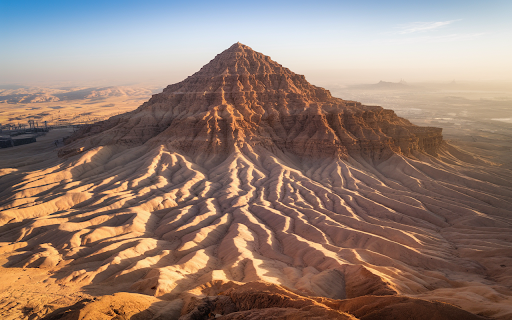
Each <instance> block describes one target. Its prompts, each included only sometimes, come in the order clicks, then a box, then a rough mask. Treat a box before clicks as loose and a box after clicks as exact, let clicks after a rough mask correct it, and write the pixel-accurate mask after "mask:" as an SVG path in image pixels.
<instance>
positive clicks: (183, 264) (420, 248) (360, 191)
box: [0, 146, 512, 316]
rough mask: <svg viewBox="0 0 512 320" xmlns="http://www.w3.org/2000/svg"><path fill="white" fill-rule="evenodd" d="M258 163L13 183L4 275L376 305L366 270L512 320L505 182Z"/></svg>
mask: <svg viewBox="0 0 512 320" xmlns="http://www.w3.org/2000/svg"><path fill="white" fill-rule="evenodd" d="M445 156H446V157H447V160H452V161H455V160H454V159H453V158H448V157H449V153H446V154H445ZM254 157H255V155H254V154H246V153H244V152H240V153H236V154H233V155H232V156H230V157H229V158H228V159H226V161H225V162H224V163H222V164H221V165H219V166H218V167H217V168H214V169H212V170H206V169H204V168H202V167H200V166H198V165H197V164H193V163H191V162H190V161H188V160H187V159H186V158H185V157H183V156H181V155H180V154H178V153H176V152H172V151H171V150H168V149H166V148H165V146H162V147H161V148H159V149H156V150H154V149H153V150H147V149H146V148H145V147H138V148H131V149H127V150H120V149H118V148H115V147H100V148H97V149H94V150H91V151H89V152H87V153H85V154H83V155H81V156H79V157H76V158H72V159H69V160H67V161H65V162H64V163H63V164H58V165H55V166H53V167H49V168H45V169H42V170H35V171H31V172H23V171H22V170H19V171H12V172H11V173H10V174H7V175H4V176H3V177H2V178H1V179H2V180H1V181H2V189H3V190H5V191H4V192H3V193H2V199H4V202H3V203H2V211H1V217H2V224H4V227H3V228H2V236H1V238H0V240H1V241H3V244H2V247H1V250H2V252H3V253H4V255H6V256H7V257H8V262H7V264H6V265H5V266H10V267H13V266H16V267H40V268H49V269H50V270H57V269H60V270H62V271H63V272H61V273H59V277H58V280H59V281H61V282H62V283H76V284H77V285H79V286H87V285H91V284H100V283H102V284H112V285H121V286H120V288H122V289H124V290H136V291H139V292H142V293H145V294H150V295H156V296H162V295H165V296H166V297H167V298H171V297H177V296H178V295H179V294H180V293H181V292H183V291H186V290H189V289H192V288H194V287H196V286H198V285H200V284H201V283H205V282H208V281H211V280H234V281H241V282H248V281H255V280H264V281H268V282H272V283H277V284H281V285H284V286H286V287H288V288H292V289H297V290H300V291H301V292H303V293H306V294H312V295H318V296H325V297H329V298H335V299H342V298H346V297H354V296H358V295H362V294H366V293H372V292H364V290H365V288H366V287H367V285H366V283H365V282H368V281H372V282H375V281H377V280H375V279H370V280H368V278H365V277H364V276H363V275H362V273H361V270H362V269H361V267H360V266H364V268H366V269H367V270H368V271H370V272H371V273H372V274H374V275H377V276H378V277H379V278H380V279H382V283H381V284H377V286H378V287H379V289H381V290H386V288H390V289H392V290H396V291H397V292H399V293H401V294H406V295H412V296H419V297H424V298H436V299H442V300H444V301H449V302H453V303H455V304H457V305H460V306H462V307H463V308H465V309H466V310H469V311H472V312H476V313H482V314H485V315H489V316H505V315H508V316H510V314H511V312H512V310H511V308H510V306H511V305H512V304H511V301H512V300H511V292H510V286H511V277H510V272H511V266H512V258H511V257H512V249H511V241H512V233H511V232H510V231H511V225H510V214H511V210H510V208H511V201H510V198H511V195H512V190H511V186H510V182H508V181H510V179H508V180H507V179H506V178H507V177H499V176H497V175H496V174H494V173H493V172H492V170H489V169H488V168H479V167H476V166H471V165H468V164H466V163H461V162H458V163H454V164H452V165H447V164H446V162H441V161H439V160H436V159H423V160H425V161H423V162H420V161H413V160H410V159H407V158H404V157H400V156H393V157H391V158H390V159H388V160H387V161H385V162H383V163H381V164H380V165H378V166H377V167H372V166H370V165H369V164H368V163H366V162H364V161H363V160H362V159H350V161H348V162H342V161H338V162H325V163H317V164H315V165H313V166H311V167H308V168H297V167H295V166H294V165H292V164H290V163H286V162H284V161H282V160H280V159H277V158H276V157H275V156H274V155H273V154H270V153H268V152H267V153H265V151H264V150H261V151H260V152H259V153H258V160H259V161H257V162H256V161H254V160H251V158H254ZM54 161H57V159H55V158H54ZM427 161H428V162H427ZM429 162H430V163H429ZM4 170H5V169H4ZM11 170H12V169H11ZM14 170H16V169H14ZM446 170H450V171H446ZM471 176H473V177H471ZM475 177H478V178H479V179H480V180H476V179H475ZM484 178H486V180H487V181H490V182H484V181H482V180H483V179H484ZM508 178H510V177H508ZM380 279H378V281H377V282H379V281H380ZM361 290H362V292H361Z"/></svg>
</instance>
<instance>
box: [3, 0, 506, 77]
mask: <svg viewBox="0 0 512 320" xmlns="http://www.w3.org/2000/svg"><path fill="white" fill-rule="evenodd" d="M420 2H421V3H420ZM237 41H240V42H241V43H243V44H246V45H248V46H250V47H252V48H253V49H254V50H256V51H259V52H262V53H264V54H266V55H269V56H271V57H272V59H274V60H275V61H277V62H279V63H281V64H282V65H283V66H285V67H288V68H290V69H291V70H292V71H294V72H297V73H300V74H304V75H306V78H307V79H308V80H309V81H311V82H313V83H316V84H320V85H322V84H324V83H340V84H343V83H357V82H377V81H379V80H385V81H399V80H400V78H404V79H405V80H407V81H425V80H437V81H451V80H453V79H455V80H482V81H489V80H507V81H510V80H512V58H511V57H512V1H510V0H504V1H493V0H486V1H484V0H482V1H472V0H464V1H450V0H443V1H436V0H430V1H411V0H408V1H354V0H350V1H339V0H338V1H323V0H316V1H299V0H294V1H276V0H273V1H251V2H246V1H151V0H145V1H131V0H123V1H117V0H114V1H105V0H103V1H95V0H88V1H74V0H66V1H55V0H44V1H43V0H37V1H25V0H0V84H6V83H41V84H42V83H52V82H60V83H65V82H70V83H71V82H77V83H80V82H82V83H92V82H94V83H105V84H130V83H140V82H150V81H152V82H155V83H158V84H161V85H165V84H170V83H174V82H178V81H181V80H182V79H184V78H185V77H186V76H188V75H190V74H192V73H193V72H195V71H197V70H198V69H199V68H200V67H201V66H202V65H204V64H206V63H208V62H209V61H210V60H211V59H213V58H214V57H215V55H216V54H218V53H220V52H222V51H223V50H225V49H226V48H228V47H229V46H231V45H232V44H233V43H235V42H237Z"/></svg>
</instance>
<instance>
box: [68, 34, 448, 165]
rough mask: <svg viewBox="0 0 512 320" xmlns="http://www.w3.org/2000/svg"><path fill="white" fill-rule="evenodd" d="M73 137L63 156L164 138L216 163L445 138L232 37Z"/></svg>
mask: <svg viewBox="0 0 512 320" xmlns="http://www.w3.org/2000/svg"><path fill="white" fill-rule="evenodd" d="M93 137H94V138H93ZM74 141H76V142H74ZM69 142H73V143H71V144H70V145H69V146H67V147H66V148H64V149H62V150H61V155H66V154H75V153H77V150H87V149H89V148H92V147H96V146H99V145H108V144H125V145H140V144H144V143H149V144H162V143H165V144H166V145H167V146H169V147H172V148H176V149H177V150H181V151H183V152H185V153H187V154H188V155H190V156H191V157H193V158H194V159H196V160H195V161H196V162H198V163H200V164H202V165H205V166H207V167H212V166H215V165H218V164H219V163H220V162H222V161H223V159H225V157H226V155H227V154H229V153H231V152H235V151H236V150H240V149H241V148H250V149H254V148H259V147H263V148H266V149H268V150H271V151H272V152H275V153H280V154H281V153H282V154H286V155H291V157H292V158H296V159H295V160H298V161H299V162H300V161H308V160H311V159H317V158H319V157H320V158H323V157H331V158H332V157H334V158H340V159H347V157H348V156H360V155H361V156H363V157H366V158H371V159H377V160H383V159H387V158H388V157H389V156H391V154H393V153H399V154H404V155H406V156H413V153H414V152H416V151H418V152H427V153H430V154H435V153H436V152H437V150H438V149H439V147H440V145H441V143H442V136H441V129H438V128H427V127H418V126H415V125H413V124H411V123H410V122H409V121H407V120H405V119H402V118H399V117H397V116H396V115H395V113H394V112H393V111H391V110H384V109H382V108H381V107H372V106H364V105H361V104H360V103H358V102H354V101H346V100H342V99H339V98H333V97H332V96H331V94H330V93H329V91H328V90H325V89H323V88H320V87H316V86H314V85H311V84H310V83H309V82H307V81H306V78H305V77H304V76H303V75H298V74H295V73H293V72H291V71H290V70H289V69H287V68H284V67H283V66H281V65H280V64H278V63H276V62H274V61H273V60H272V59H270V57H268V56H265V55H263V54H261V53H258V52H255V51H254V50H252V49H251V48H249V47H248V46H245V45H243V44H241V43H235V44H234V45H232V46H231V47H230V48H229V49H227V50H225V51H224V52H222V53H220V54H219V55H217V56H216V57H215V58H214V59H213V60H212V61H210V62H209V63H208V64H206V65H205V66H203V67H202V68H201V70H199V71H198V72H196V73H195V74H193V75H192V76H190V77H188V78H187V79H185V80H183V81H182V82H179V83H176V84H173V85H170V86H168V87H167V88H165V89H164V90H163V92H162V93H160V94H157V95H154V96H153V97H152V98H151V99H150V100H149V101H148V102H146V103H144V104H143V105H142V106H141V107H140V108H138V109H137V110H135V111H133V112H131V113H128V114H123V115H119V116H116V117H113V118H111V119H109V120H107V121H104V122H100V123H97V124H93V125H90V126H86V127H84V128H82V129H81V130H80V131H79V132H78V133H77V134H75V135H74V136H73V137H71V139H70V141H69ZM84 146H85V149H84ZM297 157H298V158H297Z"/></svg>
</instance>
